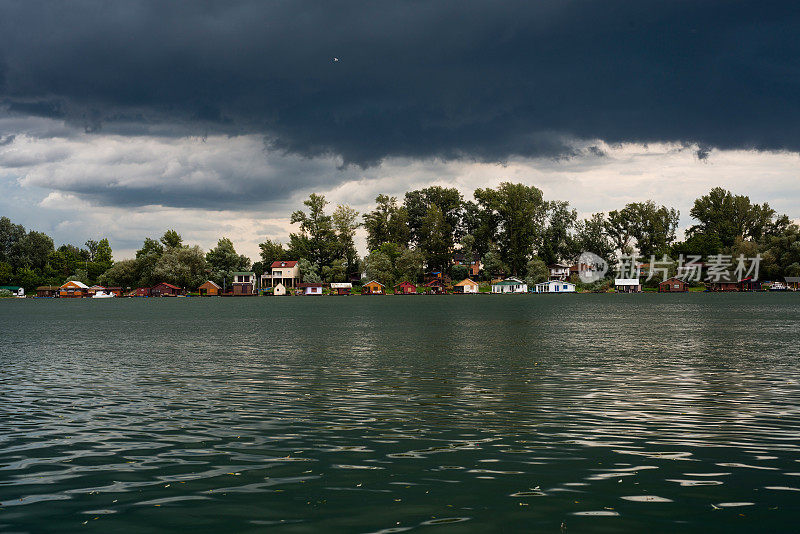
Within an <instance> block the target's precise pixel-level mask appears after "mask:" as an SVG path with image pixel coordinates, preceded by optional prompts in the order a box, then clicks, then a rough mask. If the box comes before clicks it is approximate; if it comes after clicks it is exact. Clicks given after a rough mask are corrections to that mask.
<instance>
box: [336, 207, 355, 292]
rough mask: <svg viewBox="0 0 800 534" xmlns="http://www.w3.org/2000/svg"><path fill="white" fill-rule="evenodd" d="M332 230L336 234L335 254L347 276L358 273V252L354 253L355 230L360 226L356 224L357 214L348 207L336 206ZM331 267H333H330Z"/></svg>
mask: <svg viewBox="0 0 800 534" xmlns="http://www.w3.org/2000/svg"><path fill="white" fill-rule="evenodd" d="M332 218H333V228H334V231H335V232H336V242H337V248H338V250H337V253H336V257H337V258H338V259H339V260H341V262H342V265H343V266H344V270H345V278H346V277H347V275H350V274H355V273H357V272H358V263H359V259H358V251H356V244H355V235H356V230H357V229H358V227H359V226H361V225H360V224H359V222H358V212H357V211H356V210H354V209H353V208H351V207H350V206H348V205H346V204H345V205H342V204H340V205H338V206H336V209H335V210H333V215H332ZM331 267H333V265H331Z"/></svg>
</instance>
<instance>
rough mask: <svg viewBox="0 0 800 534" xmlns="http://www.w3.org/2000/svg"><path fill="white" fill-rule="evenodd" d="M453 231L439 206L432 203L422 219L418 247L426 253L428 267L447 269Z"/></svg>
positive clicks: (439, 269)
mask: <svg viewBox="0 0 800 534" xmlns="http://www.w3.org/2000/svg"><path fill="white" fill-rule="evenodd" d="M452 238H453V237H452V232H451V229H450V226H449V225H448V224H447V221H446V220H445V218H444V214H443V213H442V210H440V209H439V206H437V205H435V204H434V205H432V206H431V207H430V208H428V212H427V213H426V214H425V217H423V219H422V226H421V227H420V229H419V237H418V239H419V247H418V249H419V250H420V251H421V252H422V253H423V254H424V255H425V262H426V263H427V265H428V269H430V270H435V271H445V270H447V268H448V266H449V265H450V253H451V250H452V248H451V242H452Z"/></svg>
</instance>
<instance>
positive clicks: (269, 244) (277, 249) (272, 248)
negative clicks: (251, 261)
mask: <svg viewBox="0 0 800 534" xmlns="http://www.w3.org/2000/svg"><path fill="white" fill-rule="evenodd" d="M258 248H259V249H261V252H260V256H261V264H262V265H263V266H264V269H265V270H268V269H269V268H270V266H271V265H272V264H273V263H274V262H276V261H280V260H285V259H287V258H286V249H284V248H283V245H282V244H281V243H280V242H279V241H273V240H271V239H267V240H266V241H264V242H263V243H259V244H258Z"/></svg>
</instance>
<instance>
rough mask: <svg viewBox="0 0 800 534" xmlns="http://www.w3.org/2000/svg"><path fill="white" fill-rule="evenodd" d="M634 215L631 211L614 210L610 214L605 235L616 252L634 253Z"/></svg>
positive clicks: (624, 209)
mask: <svg viewBox="0 0 800 534" xmlns="http://www.w3.org/2000/svg"><path fill="white" fill-rule="evenodd" d="M634 224H635V221H634V214H633V212H632V210H631V209H629V208H627V207H626V208H623V209H621V210H612V211H609V212H608V217H607V218H606V220H605V233H606V235H607V236H608V237H609V239H611V242H612V244H613V246H614V250H616V251H619V252H620V254H631V253H633V247H632V246H631V240H632V239H633V236H632V235H631V232H632V231H633V225H634Z"/></svg>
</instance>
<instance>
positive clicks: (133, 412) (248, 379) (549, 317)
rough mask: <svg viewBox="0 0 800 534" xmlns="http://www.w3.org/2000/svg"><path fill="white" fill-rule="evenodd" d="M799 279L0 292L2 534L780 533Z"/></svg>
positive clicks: (795, 428)
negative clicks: (173, 294)
mask: <svg viewBox="0 0 800 534" xmlns="http://www.w3.org/2000/svg"><path fill="white" fill-rule="evenodd" d="M798 299H800V296H797V295H794V294H788V295H787V294H764V295H760V294H759V295H747V294H743V295H705V294H701V295H697V294H688V295H557V296H549V295H548V296H448V297H434V296H418V297H343V298H324V297H320V298H317V299H313V298H253V299H173V300H170V299H161V300H157V299H152V300H150V299H141V300H121V301H113V300H108V301H102V302H94V301H66V302H60V301H31V300H27V301H15V302H3V303H0V304H2V306H0V324H2V331H3V343H4V344H3V345H2V347H0V531H31V532H36V531H41V530H45V529H46V530H49V531H58V530H63V531H70V530H77V529H78V528H81V529H84V530H85V529H88V530H94V531H98V532H108V531H115V532H122V531H135V532H149V531H153V532H155V531H160V530H166V529H174V528H183V529H192V530H195V531H207V532H218V531H219V530H221V529H229V530H232V531H249V530H252V531H262V530H265V529H272V530H277V531H280V532H319V531H341V532H404V531H409V530H423V529H428V530H430V529H434V530H438V531H443V532H445V531H446V532H455V531H459V532H460V531H471V530H472V531H479V532H485V531H509V530H512V529H513V530H526V531H530V530H534V531H551V532H559V531H560V530H561V531H563V530H566V531H568V532H569V531H593V532H598V531H600V532H602V531H641V530H643V529H645V528H647V529H649V530H654V531H661V532H675V531H682V532H685V531H698V532H699V531H703V532H705V531H709V530H710V531H740V532H750V531H753V530H755V529H764V528H767V529H768V530H773V531H786V530H793V529H795V528H796V524H797V520H798V519H800V513H799V512H798V503H800V500H798V499H800V497H799V496H798V493H797V492H798V491H800V480H798V478H797V477H798V476H799V475H800V464H798V459H800V455H798V450H800V426H799V424H800V391H799V390H798V377H799V376H800V373H798V371H799V370H800V369H799V367H800V365H799V364H800V361H798V346H799V345H800V334H799V333H798V329H797V319H796V318H797V309H798V308H797V305H798V302H799V300H798Z"/></svg>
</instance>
